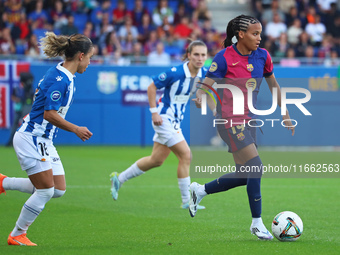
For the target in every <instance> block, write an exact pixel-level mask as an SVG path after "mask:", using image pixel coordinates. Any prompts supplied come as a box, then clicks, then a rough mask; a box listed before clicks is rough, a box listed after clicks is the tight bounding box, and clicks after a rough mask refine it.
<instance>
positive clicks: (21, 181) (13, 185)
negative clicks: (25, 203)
mask: <svg viewBox="0 0 340 255" xmlns="http://www.w3.org/2000/svg"><path fill="white" fill-rule="evenodd" d="M2 186H3V187H4V189H5V190H18V191H21V192H24V193H28V194H33V192H34V190H35V188H34V186H33V184H32V182H31V181H30V179H28V178H15V177H7V178H5V179H4V180H3V182H2Z"/></svg>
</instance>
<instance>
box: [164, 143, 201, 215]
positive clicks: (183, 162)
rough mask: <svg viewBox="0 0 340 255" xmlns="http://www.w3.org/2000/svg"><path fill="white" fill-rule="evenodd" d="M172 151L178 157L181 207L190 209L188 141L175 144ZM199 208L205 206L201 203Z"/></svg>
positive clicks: (190, 156) (189, 153) (189, 154)
mask: <svg viewBox="0 0 340 255" xmlns="http://www.w3.org/2000/svg"><path fill="white" fill-rule="evenodd" d="M170 149H171V151H172V152H173V153H174V154H175V155H176V157H177V158H178V168H177V178H178V187H179V189H180V191H181V197H182V204H181V208H183V209H188V208H189V200H190V191H189V186H190V176H189V172H190V162H191V158H192V155H191V151H190V148H189V145H188V143H187V142H186V141H185V140H183V141H181V142H179V143H177V144H175V145H174V146H172V147H170ZM197 209H205V207H204V206H202V205H199V206H197Z"/></svg>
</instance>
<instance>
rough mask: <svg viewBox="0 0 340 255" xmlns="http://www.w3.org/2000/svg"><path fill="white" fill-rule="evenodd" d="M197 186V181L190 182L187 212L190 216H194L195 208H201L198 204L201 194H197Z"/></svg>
mask: <svg viewBox="0 0 340 255" xmlns="http://www.w3.org/2000/svg"><path fill="white" fill-rule="evenodd" d="M199 186H200V185H199V184H198V183H197V182H193V183H191V184H190V200H189V212H190V215H191V217H195V215H196V212H197V209H201V208H199V205H198V204H199V203H200V202H201V200H202V198H203V196H200V195H198V192H197V190H198V187H199Z"/></svg>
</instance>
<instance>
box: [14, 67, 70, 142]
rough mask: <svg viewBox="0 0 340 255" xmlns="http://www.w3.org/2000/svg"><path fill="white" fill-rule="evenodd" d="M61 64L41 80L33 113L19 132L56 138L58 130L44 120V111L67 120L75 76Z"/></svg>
mask: <svg viewBox="0 0 340 255" xmlns="http://www.w3.org/2000/svg"><path fill="white" fill-rule="evenodd" d="M62 63H63V62H61V63H59V64H58V65H57V66H55V67H52V68H50V69H49V70H48V71H47V73H46V74H45V76H44V77H43V78H42V79H41V80H40V82H39V84H38V87H37V89H36V91H35V95H34V103H33V105H32V110H31V112H30V113H29V114H28V115H27V116H26V117H25V118H24V122H23V124H22V125H21V127H20V128H19V129H18V132H26V133H31V134H32V135H34V136H41V137H45V138H48V139H51V140H52V139H53V138H55V136H56V134H57V132H58V128H57V127H56V126H54V125H52V124H51V123H49V122H48V121H47V120H45V119H44V111H46V110H56V111H57V112H58V114H59V115H60V116H61V117H62V118H64V119H65V116H66V113H67V111H68V109H69V107H70V106H71V104H72V102H73V95H74V92H75V89H76V88H75V86H74V81H73V79H74V77H75V76H74V75H73V74H72V73H71V72H70V71H68V70H67V69H66V68H64V67H63V66H62Z"/></svg>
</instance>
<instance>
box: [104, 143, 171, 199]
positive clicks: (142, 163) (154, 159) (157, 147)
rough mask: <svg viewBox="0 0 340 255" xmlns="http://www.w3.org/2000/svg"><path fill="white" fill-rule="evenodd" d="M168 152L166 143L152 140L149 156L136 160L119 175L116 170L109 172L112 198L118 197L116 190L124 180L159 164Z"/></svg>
mask: <svg viewBox="0 0 340 255" xmlns="http://www.w3.org/2000/svg"><path fill="white" fill-rule="evenodd" d="M170 152H171V150H170V149H169V148H168V147H167V146H166V145H163V144H160V143H158V142H154V145H153V149H152V153H151V155H150V156H147V157H144V158H141V159H139V160H137V161H136V162H135V163H134V164H133V165H132V166H130V167H129V168H128V169H126V170H125V171H123V172H122V173H120V174H119V175H118V173H117V172H113V173H111V175H110V180H111V195H112V198H113V199H114V200H117V199H118V190H119V189H120V187H121V186H122V184H123V183H124V182H126V181H128V180H130V179H132V178H134V177H137V176H140V175H142V174H143V173H145V172H146V171H148V170H150V169H152V168H155V167H159V166H161V165H162V164H163V162H164V161H165V160H166V159H167V157H168V156H169V154H170Z"/></svg>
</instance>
